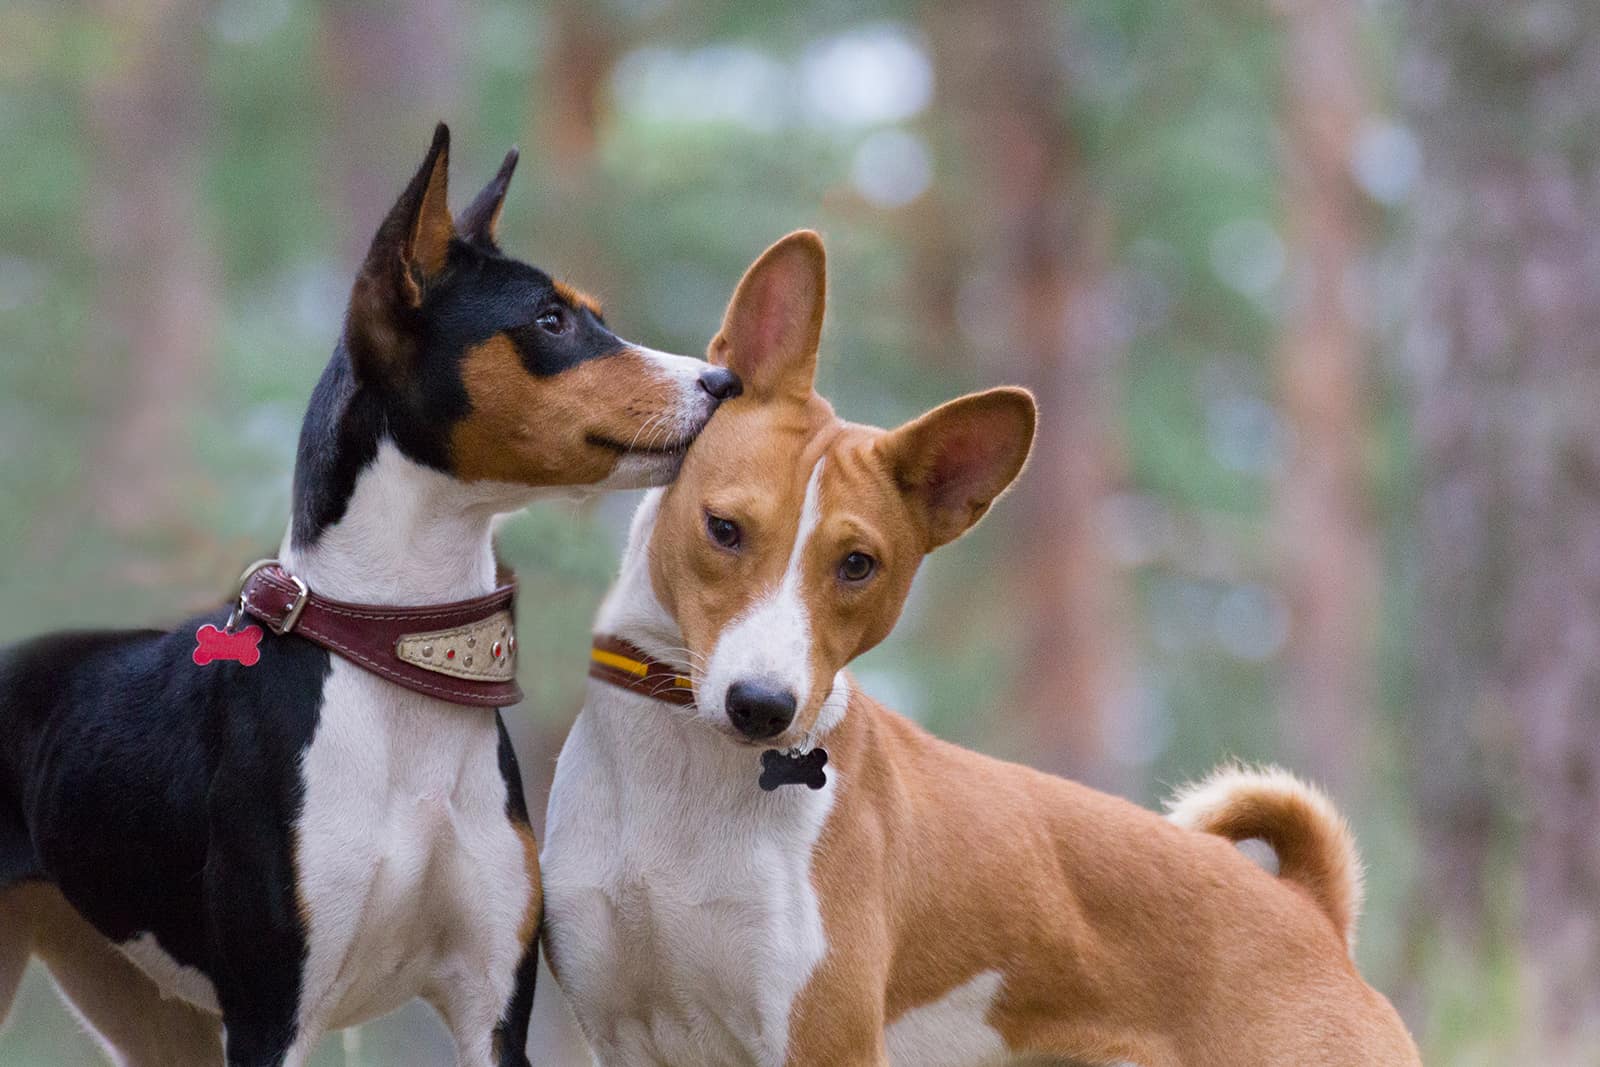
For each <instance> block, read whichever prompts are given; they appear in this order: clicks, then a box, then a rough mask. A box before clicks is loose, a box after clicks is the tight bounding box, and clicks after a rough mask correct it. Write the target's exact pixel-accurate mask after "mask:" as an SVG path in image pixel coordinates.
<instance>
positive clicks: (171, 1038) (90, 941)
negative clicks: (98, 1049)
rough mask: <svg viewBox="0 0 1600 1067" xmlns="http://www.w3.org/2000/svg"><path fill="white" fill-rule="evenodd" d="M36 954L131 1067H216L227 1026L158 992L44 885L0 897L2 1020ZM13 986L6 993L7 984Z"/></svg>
mask: <svg viewBox="0 0 1600 1067" xmlns="http://www.w3.org/2000/svg"><path fill="white" fill-rule="evenodd" d="M30 955H37V956H38V957H39V958H40V960H41V961H43V963H44V965H45V966H46V967H47V968H48V969H49V971H50V974H51V977H53V978H54V979H55V981H56V984H57V985H58V986H59V987H60V989H61V991H62V993H63V994H65V996H66V998H67V1000H68V1002H69V1003H70V1004H71V1005H72V1007H73V1009H74V1010H75V1011H76V1012H77V1013H78V1015H79V1016H80V1017H81V1018H82V1019H83V1020H84V1022H85V1023H86V1024H87V1025H88V1026H89V1027H91V1028H92V1029H93V1031H94V1032H95V1034H96V1036H97V1037H98V1038H99V1039H100V1040H101V1042H102V1043H103V1044H104V1045H105V1046H106V1047H107V1052H108V1054H110V1053H111V1050H113V1049H114V1050H115V1053H114V1054H115V1055H116V1056H117V1057H118V1062H120V1063H122V1064H125V1065H126V1067H216V1065H219V1064H221V1063H222V1023H221V1020H220V1019H218V1018H217V1017H215V1016H212V1015H207V1014H206V1013H205V1012H203V1011H200V1010H199V1009H198V1008H194V1007H191V1006H189V1005H188V1004H186V1003H184V1002H182V1001H179V1000H168V999H164V998H163V997H162V996H161V994H160V992H159V991H158V990H157V988H156V985H155V983H154V982H152V981H151V980H150V979H149V978H148V977H146V976H145V974H144V972H143V971H140V970H139V968H138V967H136V966H135V965H134V964H133V963H132V962H131V961H130V960H129V959H128V958H127V957H126V956H124V955H123V954H122V953H121V952H119V951H117V949H116V948H114V947H113V946H112V945H111V943H110V942H109V941H107V940H106V938H105V937H104V935H102V934H101V933H100V932H99V931H98V930H96V929H94V928H93V927H92V926H90V925H89V924H88V922H86V921H85V920H84V919H83V918H82V917H81V916H79V915H78V913H77V912H76V911H75V910H73V908H72V906H71V905H70V904H68V903H67V902H66V899H65V898H63V897H62V896H61V894H60V892H59V891H57V890H56V889H55V888H53V887H51V886H48V885H45V884H42V883H28V884H23V885H19V886H13V887H12V888H10V889H7V890H5V891H4V892H0V1018H3V1016H4V1012H5V1009H6V1008H8V1007H9V1006H10V1003H11V997H12V995H13V994H14V993H15V985H16V979H17V978H19V977H20V976H21V972H22V969H23V968H24V967H25V966H26V964H27V961H28V957H29V956H30ZM8 980H9V987H8V986H7V981H8Z"/></svg>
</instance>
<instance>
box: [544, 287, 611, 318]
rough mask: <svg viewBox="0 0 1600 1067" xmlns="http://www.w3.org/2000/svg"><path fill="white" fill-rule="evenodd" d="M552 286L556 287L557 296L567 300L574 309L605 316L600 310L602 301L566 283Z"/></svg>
mask: <svg viewBox="0 0 1600 1067" xmlns="http://www.w3.org/2000/svg"><path fill="white" fill-rule="evenodd" d="M552 284H554V285H555V289H556V295H557V296H559V297H561V299H563V300H565V301H566V302H567V303H569V304H571V305H572V306H573V307H575V308H583V309H585V310H587V311H592V312H594V313H595V314H596V315H600V314H603V312H602V311H601V308H600V301H599V300H597V299H595V298H594V297H592V296H590V295H589V294H588V293H586V292H584V291H583V290H582V289H579V288H578V287H577V286H575V285H568V284H567V283H566V282H554V283H552Z"/></svg>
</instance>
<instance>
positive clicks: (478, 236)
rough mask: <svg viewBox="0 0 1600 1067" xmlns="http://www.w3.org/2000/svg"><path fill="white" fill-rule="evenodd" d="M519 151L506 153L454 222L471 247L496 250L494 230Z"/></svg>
mask: <svg viewBox="0 0 1600 1067" xmlns="http://www.w3.org/2000/svg"><path fill="white" fill-rule="evenodd" d="M517 158H518V152H517V150H516V149H515V148H513V149H512V150H511V151H509V152H507V153H506V158H505V162H503V163H501V164H500V170H499V171H498V172H496V174H495V176H494V177H493V178H490V179H489V184H488V185H485V186H484V187H483V191H482V192H480V193H478V195H477V196H475V197H473V198H472V203H470V204H468V205H467V210H465V211H463V212H462V213H461V217H460V218H459V219H457V220H456V229H457V231H458V232H459V233H460V234H461V236H462V237H464V238H466V239H467V240H468V241H471V242H472V243H474V244H478V245H484V246H486V247H489V248H495V247H497V244H496V238H495V231H496V230H498V229H499V226H500V209H501V208H502V207H504V206H505V203H506V187H507V186H509V185H510V184H511V174H512V172H513V171H515V170H516V169H517Z"/></svg>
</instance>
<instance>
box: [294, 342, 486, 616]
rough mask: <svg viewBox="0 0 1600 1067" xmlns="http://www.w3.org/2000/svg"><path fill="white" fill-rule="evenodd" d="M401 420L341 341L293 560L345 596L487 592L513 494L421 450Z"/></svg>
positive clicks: (441, 596) (408, 600)
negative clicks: (499, 521)
mask: <svg viewBox="0 0 1600 1067" xmlns="http://www.w3.org/2000/svg"><path fill="white" fill-rule="evenodd" d="M395 422H396V414H395V412H394V411H393V410H391V406H390V404H389V403H388V402H386V400H385V398H384V397H382V396H381V395H379V394H378V393H377V392H376V391H374V390H372V389H370V388H367V387H363V386H362V385H361V384H359V383H358V382H357V381H356V379H355V376H354V374H353V373H352V368H351V364H350V360H349V357H348V355H347V354H346V352H345V351H344V349H343V347H342V346H341V347H340V349H339V350H338V351H336V352H335V353H334V356H333V359H332V360H331V361H329V363H328V367H327V369H326V370H325V371H324V372H323V375H322V379H321V381H319V382H318V383H317V387H316V389H315V390H314V391H313V392H312V396H311V403H310V405H309V407H308V409H307V411H306V417H305V422H304V424H303V425H302V427H301V432H300V447H299V452H298V455H297V457H296V463H295V475H294V515H293V520H292V523H291V527H290V533H289V536H288V538H287V543H286V545H285V550H284V556H285V557H286V558H285V562H286V563H288V564H290V568H291V570H293V571H294V573H296V574H297V575H299V576H300V577H301V578H302V579H304V580H305V581H306V582H307V583H308V584H309V585H310V586H311V587H312V588H313V589H315V590H316V591H317V592H319V593H321V594H323V595H324V596H330V597H334V598H336V599H340V600H354V601H359V602H363V603H378V604H425V603H441V602H446V601H451V600H462V599H467V598H470V597H475V596H480V595H482V594H484V593H487V592H489V591H490V590H491V589H493V588H494V585H495V562H494V548H493V538H492V530H491V526H492V523H493V519H494V516H495V514H497V513H498V512H499V511H503V510H507V507H506V506H505V505H507V504H511V503H514V502H511V501H507V500H501V499H498V498H497V497H496V495H495V494H494V493H493V492H492V491H490V490H489V489H487V488H483V487H475V486H472V485H468V484H466V483H462V482H460V481H457V480H456V479H454V478H452V477H451V476H450V475H448V474H446V473H444V472H443V470H441V469H439V465H436V464H434V463H429V462H425V461H422V460H419V459H418V457H417V450H416V448H415V447H414V446H413V443H412V442H410V441H407V444H406V447H404V448H402V447H401V446H400V444H399V443H398V441H397V440H396V426H395ZM424 451H426V450H424ZM500 495H501V496H503V495H504V494H503V492H502V493H501V494H500Z"/></svg>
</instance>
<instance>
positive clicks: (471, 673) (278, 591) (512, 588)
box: [239, 560, 522, 708]
mask: <svg viewBox="0 0 1600 1067" xmlns="http://www.w3.org/2000/svg"><path fill="white" fill-rule="evenodd" d="M516 595H517V585H516V582H515V581H512V582H511V583H509V584H507V585H503V586H501V587H500V588H498V589H496V590H495V591H494V592H492V593H490V594H488V595H487V596H481V597H478V598H476V599H474V600H460V601H456V602H455V603H453V604H428V605H425V606H421V607H388V606H384V605H376V604H347V603H345V602H343V601H340V600H330V599H328V598H327V597H321V596H318V595H317V594H316V593H313V592H311V591H310V590H309V589H307V588H306V585H305V583H304V582H302V581H301V580H300V579H298V578H296V577H295V576H294V575H292V574H290V573H289V572H288V571H287V570H285V569H284V567H283V565H282V564H281V563H278V562H277V561H275V560H270V561H266V562H263V563H260V564H257V565H255V566H254V567H252V568H251V569H250V570H249V571H246V572H245V577H244V581H243V583H242V585H241V587H240V590H239V606H240V607H241V608H243V610H244V611H245V613H247V614H249V615H252V616H254V617H255V618H257V619H260V620H261V621H262V622H263V623H265V624H266V626H267V628H268V629H269V630H271V631H272V632H273V633H276V634H288V633H292V634H295V635H297V636H300V637H303V638H305V639H306V640H307V641H310V642H312V643H313V644H318V645H321V646H322V647H323V648H326V649H327V650H328V651H330V652H335V653H337V654H338V655H340V656H343V657H344V658H345V659H347V660H349V661H350V662H352V663H354V664H356V665H357V666H358V667H362V668H364V669H366V670H369V671H371V672H372V673H373V674H376V675H379V676H380V677H383V678H387V679H388V680H389V681H391V682H393V683H395V684H396V685H400V686H404V687H405V688H407V689H411V690H414V691H416V692H418V693H423V694H426V695H427V696H431V697H437V698H438V699H440V700H447V701H449V702H450V703H452V704H466V705H469V706H472V707H479V708H504V707H509V706H510V705H512V704H515V703H517V702H518V701H520V700H521V699H522V690H521V689H520V688H518V686H517V670H516V667H517V635H516V628H515V625H514V619H513V617H512V606H513V603H514V602H515V600H516Z"/></svg>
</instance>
